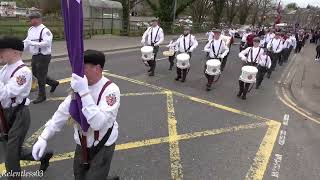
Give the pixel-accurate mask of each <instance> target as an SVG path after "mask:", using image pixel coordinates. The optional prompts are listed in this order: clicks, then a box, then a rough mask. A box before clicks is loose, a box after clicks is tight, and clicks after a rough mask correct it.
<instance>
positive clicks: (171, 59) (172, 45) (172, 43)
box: [167, 38, 177, 71]
mask: <svg viewBox="0 0 320 180" xmlns="http://www.w3.org/2000/svg"><path fill="white" fill-rule="evenodd" d="M176 40H177V38H172V40H171V41H170V43H169V44H168V45H167V47H168V48H169V50H170V51H174V54H173V55H172V56H169V58H168V60H169V63H170V67H169V70H170V71H171V70H172V68H173V66H174V58H175V54H176V43H175V42H176Z"/></svg>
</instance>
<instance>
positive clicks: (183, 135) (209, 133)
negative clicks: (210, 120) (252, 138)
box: [178, 122, 267, 141]
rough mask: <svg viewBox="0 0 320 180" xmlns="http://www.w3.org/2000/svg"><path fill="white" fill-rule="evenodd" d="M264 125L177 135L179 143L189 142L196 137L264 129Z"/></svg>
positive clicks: (254, 124)
mask: <svg viewBox="0 0 320 180" xmlns="http://www.w3.org/2000/svg"><path fill="white" fill-rule="evenodd" d="M266 125H267V124H266V123H265V122H260V123H253V124H246V125H239V126H233V127H226V128H220V129H212V130H206V131H201V132H194V133H187V134H181V135H178V139H179V141H181V140H189V139H193V138H198V137H205V136H214V135H218V134H223V133H230V132H237V131H240V130H245V129H254V128H260V127H265V126H266Z"/></svg>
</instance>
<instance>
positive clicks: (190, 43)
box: [175, 26, 198, 82]
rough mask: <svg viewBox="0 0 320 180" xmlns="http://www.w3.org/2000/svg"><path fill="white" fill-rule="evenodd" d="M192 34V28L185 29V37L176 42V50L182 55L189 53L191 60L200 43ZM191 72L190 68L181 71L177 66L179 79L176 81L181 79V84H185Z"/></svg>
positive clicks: (182, 36)
mask: <svg viewBox="0 0 320 180" xmlns="http://www.w3.org/2000/svg"><path fill="white" fill-rule="evenodd" d="M190 32H191V28H190V27H188V26H186V27H184V31H183V35H181V36H180V37H179V39H178V40H177V41H176V48H177V50H178V52H180V53H188V54H189V56H190V58H191V55H192V52H193V51H194V50H195V49H196V48H197V46H198V41H197V40H196V38H195V36H194V35H192V34H190ZM189 70H190V68H187V69H180V68H179V67H178V66H177V77H176V79H175V80H176V81H179V80H180V79H181V82H185V81H186V77H187V74H188V72H189Z"/></svg>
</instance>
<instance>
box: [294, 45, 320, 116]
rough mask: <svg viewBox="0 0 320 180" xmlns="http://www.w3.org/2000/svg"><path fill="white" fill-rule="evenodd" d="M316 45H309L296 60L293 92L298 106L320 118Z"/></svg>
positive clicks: (319, 64)
mask: <svg viewBox="0 0 320 180" xmlns="http://www.w3.org/2000/svg"><path fill="white" fill-rule="evenodd" d="M315 48H316V47H315V45H314V44H307V45H306V47H305V48H304V49H303V51H302V52H301V53H299V54H297V56H296V58H295V61H296V62H295V65H294V66H295V67H293V68H295V70H296V71H293V72H294V77H293V79H292V82H291V92H292V94H293V97H294V98H295V99H296V100H297V102H298V104H300V105H302V106H304V107H305V108H306V109H308V110H309V111H310V112H312V113H314V114H316V115H317V116H318V117H320V78H319V77H320V62H317V61H315V60H314V59H315V56H316V50H315Z"/></svg>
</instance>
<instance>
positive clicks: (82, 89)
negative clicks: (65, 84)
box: [70, 73, 89, 96]
mask: <svg viewBox="0 0 320 180" xmlns="http://www.w3.org/2000/svg"><path fill="white" fill-rule="evenodd" d="M70 85H71V88H72V89H73V90H74V92H77V93H79V95H80V96H83V95H84V94H86V93H88V92H89V87H88V79H87V77H86V76H84V77H83V78H82V77H80V76H78V75H77V74H74V73H72V77H71V83H70Z"/></svg>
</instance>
